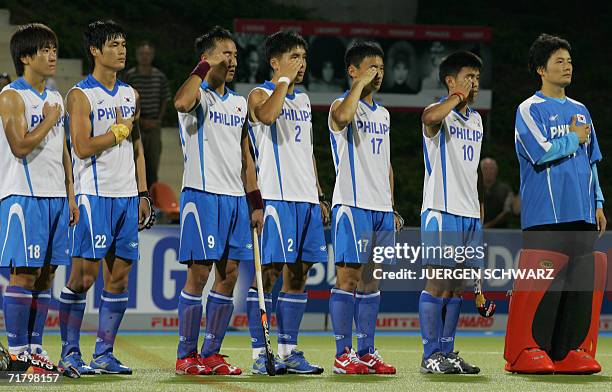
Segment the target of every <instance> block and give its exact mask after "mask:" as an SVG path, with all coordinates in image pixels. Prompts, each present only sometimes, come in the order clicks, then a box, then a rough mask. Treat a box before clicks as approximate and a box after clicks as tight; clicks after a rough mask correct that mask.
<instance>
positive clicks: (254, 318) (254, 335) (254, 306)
mask: <svg viewBox="0 0 612 392" xmlns="http://www.w3.org/2000/svg"><path fill="white" fill-rule="evenodd" d="M264 300H265V302H266V315H267V316H268V323H269V328H272V325H271V318H272V294H271V293H264ZM246 307H247V318H248V320H249V332H250V334H251V347H252V348H254V349H260V348H264V347H266V340H265V336H264V332H263V328H262V327H261V313H260V311H259V297H258V295H257V290H256V289H254V288H252V287H251V288H250V289H249V292H248V293H247V303H246Z"/></svg>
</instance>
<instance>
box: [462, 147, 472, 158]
mask: <svg viewBox="0 0 612 392" xmlns="http://www.w3.org/2000/svg"><path fill="white" fill-rule="evenodd" d="M462 148H463V160H464V161H470V162H471V161H472V160H473V159H474V146H470V145H468V144H464V145H463V147H462Z"/></svg>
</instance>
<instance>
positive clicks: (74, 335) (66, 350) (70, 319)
mask: <svg viewBox="0 0 612 392" xmlns="http://www.w3.org/2000/svg"><path fill="white" fill-rule="evenodd" d="M86 297H87V293H82V294H77V293H75V292H73V291H72V290H70V289H69V288H68V287H64V288H63V289H62V293H61V294H60V299H59V302H60V304H59V319H60V333H61V336H62V358H64V357H65V356H66V355H68V354H70V353H71V352H73V351H76V352H79V353H80V352H81V349H80V347H79V340H80V338H81V324H83V314H84V313H85V305H86V302H87V299H86Z"/></svg>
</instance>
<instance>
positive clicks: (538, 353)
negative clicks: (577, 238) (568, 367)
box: [504, 249, 568, 373]
mask: <svg viewBox="0 0 612 392" xmlns="http://www.w3.org/2000/svg"><path fill="white" fill-rule="evenodd" d="M567 262H568V256H566V255H564V254H561V253H557V252H552V251H546V250H536V249H523V250H522V251H521V255H520V258H519V266H518V268H519V270H522V271H524V273H525V274H526V275H525V278H524V279H520V278H517V279H516V280H515V282H514V289H513V292H512V297H511V299H510V309H509V312H508V325H507V330H506V342H505V343H506V344H505V348H504V358H505V359H506V361H507V364H506V367H505V369H506V370H507V371H511V372H516V373H552V372H553V370H554V367H553V363H552V361H551V359H550V358H549V356H548V354H547V353H546V350H548V349H549V348H550V342H551V340H552V334H553V331H554V323H555V316H556V313H557V308H558V307H559V300H560V298H561V291H560V290H561V288H562V287H563V281H564V274H565V271H564V269H565V267H566V265H567ZM541 270H542V271H547V270H552V273H551V274H550V276H552V277H554V279H538V278H536V279H531V278H529V277H530V275H529V273H530V272H531V274H533V273H534V272H535V273H536V274H537V272H538V271H541ZM546 275H548V272H546ZM536 276H537V275H536ZM547 277H548V276H547Z"/></svg>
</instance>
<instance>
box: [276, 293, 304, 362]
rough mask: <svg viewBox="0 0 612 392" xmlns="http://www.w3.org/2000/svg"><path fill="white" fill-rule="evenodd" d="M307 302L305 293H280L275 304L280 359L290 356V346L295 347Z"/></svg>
mask: <svg viewBox="0 0 612 392" xmlns="http://www.w3.org/2000/svg"><path fill="white" fill-rule="evenodd" d="M307 302H308V294H307V293H299V294H290V293H284V292H282V291H281V292H280V293H279V294H278V302H277V303H276V323H277V324H278V348H279V350H278V352H279V355H280V356H281V358H286V357H288V356H289V355H290V354H291V346H296V345H297V341H298V333H299V330H300V324H301V323H302V316H304V311H305V310H306V303H307Z"/></svg>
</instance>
